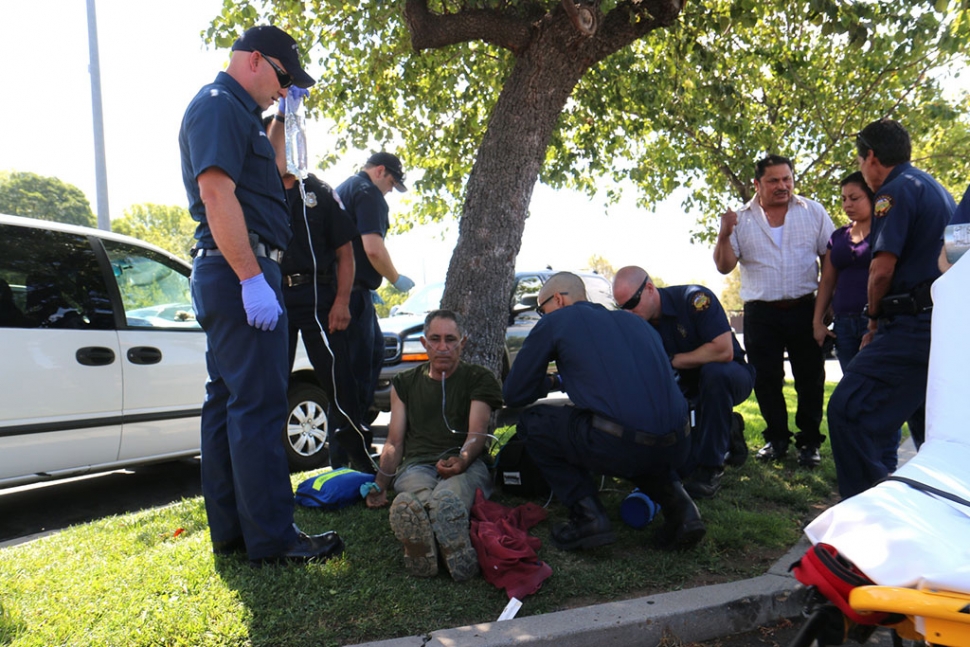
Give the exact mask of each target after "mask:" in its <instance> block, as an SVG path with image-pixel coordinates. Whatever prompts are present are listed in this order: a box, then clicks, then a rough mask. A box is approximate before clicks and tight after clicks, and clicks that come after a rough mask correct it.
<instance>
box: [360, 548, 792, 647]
mask: <svg viewBox="0 0 970 647" xmlns="http://www.w3.org/2000/svg"><path fill="white" fill-rule="evenodd" d="M809 545H810V544H809V542H808V540H807V539H805V538H802V540H801V541H799V543H798V544H797V545H796V546H795V547H794V548H792V549H791V550H790V551H788V553H786V554H785V556H784V557H782V558H781V559H779V560H778V562H776V563H775V565H774V566H773V567H771V568H770V569H769V570H768V572H767V573H766V574H765V575H761V576H760V577H754V578H751V579H748V580H741V581H739V582H728V583H725V584H715V585H713V586H703V587H699V588H696V589H687V590H683V591H672V592H670V593H660V594H657V595H651V596H647V597H645V598H636V599H633V600H623V601H620V602H609V603H607V604H598V605H595V606H590V607H582V608H579V609H568V610H566V611H558V612H556V613H547V614H544V615H538V616H531V617H525V618H515V619H513V620H507V621H505V622H488V623H482V624H477V625H471V626H468V627H458V628H455V629H442V630H439V631H434V632H432V633H431V634H430V636H409V637H405V638H395V639H392V640H383V641H379V642H371V643H364V645H363V646H362V647H365V646H366V647H418V646H421V647H424V646H434V647H456V646H459V645H460V646H461V647H466V646H471V647H486V646H488V647H499V646H505V645H528V646H529V647H588V646H589V645H610V647H641V646H642V645H656V644H661V641H664V640H665V639H666V640H672V641H674V642H675V643H687V642H700V641H704V640H710V639H712V638H719V637H721V636H727V635H731V634H735V633H742V632H745V631H751V630H753V629H756V628H757V627H759V626H761V625H763V624H766V623H769V622H774V621H776V620H779V619H781V618H792V617H795V616H797V615H799V614H800V613H801V610H802V606H803V604H804V594H805V589H804V588H802V587H801V585H800V584H799V583H798V582H797V581H796V580H795V578H794V577H792V576H791V575H790V574H789V573H788V567H789V566H790V565H791V564H792V562H794V561H796V560H797V559H798V558H800V557H801V556H802V555H803V554H804V553H805V551H806V550H807V549H808V547H809ZM526 604H528V600H526ZM667 644H671V643H667Z"/></svg>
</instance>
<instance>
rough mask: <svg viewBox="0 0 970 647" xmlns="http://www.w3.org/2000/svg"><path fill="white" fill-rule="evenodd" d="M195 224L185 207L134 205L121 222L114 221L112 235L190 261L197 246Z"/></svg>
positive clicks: (125, 212) (120, 219)
mask: <svg viewBox="0 0 970 647" xmlns="http://www.w3.org/2000/svg"><path fill="white" fill-rule="evenodd" d="M197 224H198V223H196V222H195V221H194V220H192V216H190V215H189V210H188V209H186V208H185V207H176V206H170V205H162V204H134V205H132V206H130V207H128V208H127V209H125V211H124V214H122V217H121V218H118V219H117V220H112V221H111V231H114V232H117V233H119V234H125V235H126V236H132V237H134V238H138V239H139V240H143V241H145V242H146V243H151V244H152V245H157V246H158V247H161V248H162V249H164V250H166V251H168V252H171V253H172V254H175V255H176V256H180V257H182V258H185V259H187V258H188V257H189V250H190V249H191V248H192V245H194V244H195V228H196V225H197Z"/></svg>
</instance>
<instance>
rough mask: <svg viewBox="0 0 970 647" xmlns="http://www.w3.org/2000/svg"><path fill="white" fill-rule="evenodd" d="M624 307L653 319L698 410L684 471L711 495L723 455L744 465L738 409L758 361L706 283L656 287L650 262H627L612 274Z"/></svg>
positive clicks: (692, 489)
mask: <svg viewBox="0 0 970 647" xmlns="http://www.w3.org/2000/svg"><path fill="white" fill-rule="evenodd" d="M613 296H614V297H615V298H616V300H617V303H619V304H621V305H620V309H622V310H628V311H630V312H632V313H633V314H635V315H637V316H638V317H640V318H642V319H645V320H646V321H649V322H650V323H651V325H653V327H654V328H656V330H657V332H659V333H660V338H661V339H662V340H663V345H664V350H666V351H667V355H668V356H669V357H670V364H671V366H672V367H673V368H674V369H675V370H676V371H677V373H678V375H679V378H680V379H679V381H678V384H679V386H680V390H681V392H682V393H683V394H684V396H685V397H686V398H687V399H688V401H689V402H691V403H692V404H693V406H694V407H695V408H696V412H697V421H696V423H697V426H696V428H695V429H694V432H693V436H692V438H693V440H692V442H691V455H690V458H689V459H688V460H687V462H686V463H685V464H684V465H683V466H682V468H681V470H680V475H681V476H682V477H684V478H687V477H689V479H688V480H687V481H686V482H685V483H684V489H686V490H687V492H688V494H690V495H691V497H693V498H695V499H697V498H705V499H706V498H711V497H713V496H714V495H715V494H716V493H717V491H718V490H719V489H720V487H721V477H722V476H723V474H724V465H725V463H727V464H730V465H735V466H738V465H742V464H744V461H745V460H746V459H747V450H748V447H747V445H746V444H745V440H744V418H742V417H741V415H740V414H739V413H736V412H735V411H734V407H736V406H737V405H739V404H741V403H742V402H744V401H745V400H747V399H748V396H749V395H751V390H752V389H753V388H754V367H753V366H751V365H750V364H748V363H747V362H746V361H744V351H743V350H742V349H741V345H740V344H739V343H738V340H737V338H735V336H734V332H733V331H732V330H731V325H730V323H728V318H727V315H726V314H725V312H724V308H723V307H722V306H721V302H720V301H718V299H717V297H716V296H715V295H714V293H713V292H711V291H710V290H708V289H707V288H706V287H704V286H702V285H674V286H671V287H666V288H658V287H656V286H655V285H654V283H653V281H652V280H650V276H649V275H648V274H647V272H646V270H644V269H643V268H641V267H636V266H629V267H624V268H622V269H620V271H618V272H617V273H616V277H615V278H614V280H613Z"/></svg>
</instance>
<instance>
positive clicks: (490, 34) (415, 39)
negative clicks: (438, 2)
mask: <svg viewBox="0 0 970 647" xmlns="http://www.w3.org/2000/svg"><path fill="white" fill-rule="evenodd" d="M543 13H544V10H542V8H541V7H540V6H538V5H535V4H532V5H529V6H527V7H525V8H520V9H518V10H517V11H513V10H511V9H506V10H497V9H462V10H461V11H458V12H457V13H449V14H436V13H432V12H431V11H430V10H429V9H428V2H427V0H407V2H406V3H405V5H404V22H405V23H406V24H407V27H408V31H409V32H410V33H411V46H412V47H413V48H414V51H416V52H419V51H421V50H424V49H437V48H439V47H446V46H448V45H456V44H458V43H466V42H469V41H475V40H480V41H483V42H486V43H490V44H492V45H496V46H498V47H503V48H505V49H508V50H510V51H511V52H513V53H515V54H518V53H521V52H522V51H524V50H525V49H526V48H527V47H528V46H529V43H530V42H532V38H533V29H532V26H533V24H534V22H535V21H536V20H538V19H539V18H541V16H542V15H543Z"/></svg>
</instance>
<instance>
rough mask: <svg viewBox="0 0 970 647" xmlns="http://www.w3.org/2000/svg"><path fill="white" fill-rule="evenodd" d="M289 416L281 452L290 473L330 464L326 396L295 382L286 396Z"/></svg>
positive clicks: (322, 392)
mask: <svg viewBox="0 0 970 647" xmlns="http://www.w3.org/2000/svg"><path fill="white" fill-rule="evenodd" d="M288 399H289V414H288V415H287V416H286V424H285V425H284V426H283V449H284V450H285V452H286V462H287V463H288V464H289V466H290V471H291V472H303V471H306V470H311V469H316V468H318V467H323V466H325V465H329V464H330V444H329V441H330V420H329V418H328V417H327V410H328V409H329V407H330V402H329V400H328V399H327V394H326V393H325V392H324V390H323V389H322V388H320V387H319V386H317V385H316V384H311V383H308V382H296V383H293V384H291V385H290V391H289V394H288Z"/></svg>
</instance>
